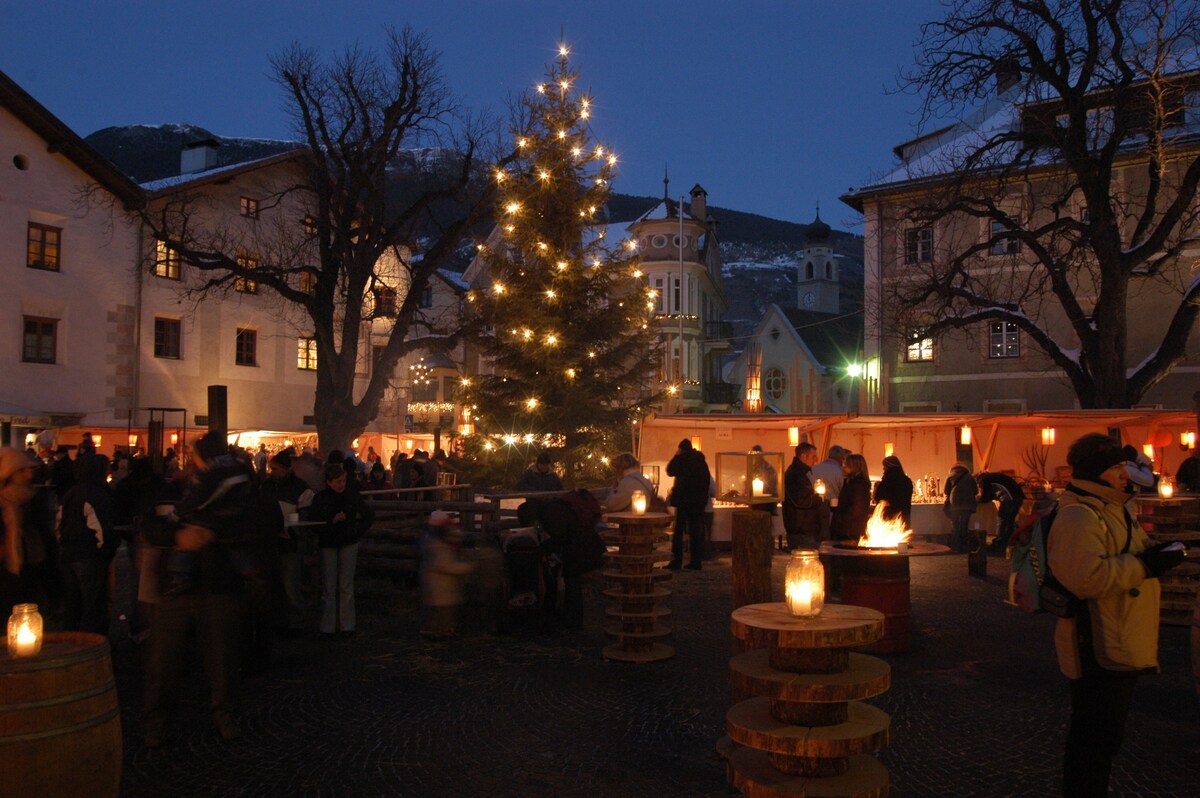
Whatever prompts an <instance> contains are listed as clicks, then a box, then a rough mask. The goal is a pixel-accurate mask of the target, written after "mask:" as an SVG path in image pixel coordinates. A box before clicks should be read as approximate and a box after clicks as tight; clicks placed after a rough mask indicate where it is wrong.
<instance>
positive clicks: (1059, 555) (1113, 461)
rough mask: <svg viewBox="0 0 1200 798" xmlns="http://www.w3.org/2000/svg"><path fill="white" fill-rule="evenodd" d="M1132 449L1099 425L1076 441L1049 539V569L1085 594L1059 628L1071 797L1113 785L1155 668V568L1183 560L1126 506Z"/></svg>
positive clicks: (1076, 591)
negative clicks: (1141, 681)
mask: <svg viewBox="0 0 1200 798" xmlns="http://www.w3.org/2000/svg"><path fill="white" fill-rule="evenodd" d="M1131 452H1132V450H1131V449H1122V447H1121V444H1120V443H1118V442H1117V441H1116V440H1113V439H1112V438H1110V437H1108V436H1107V435H1101V434H1091V435H1085V436H1083V437H1082V438H1080V439H1079V440H1077V441H1075V443H1073V444H1071V449H1070V451H1069V452H1068V454H1067V462H1068V463H1069V464H1070V465H1071V469H1072V478H1071V483H1070V485H1068V486H1067V490H1066V492H1065V493H1064V494H1063V496H1062V498H1060V499H1059V503H1058V506H1059V510H1058V514H1057V515H1056V516H1055V519H1054V526H1053V527H1052V528H1051V530H1050V537H1049V542H1048V544H1047V549H1048V551H1047V558H1048V560H1049V563H1050V570H1051V572H1052V573H1053V574H1054V576H1055V577H1057V578H1058V580H1059V581H1060V582H1062V584H1063V585H1064V586H1065V587H1066V588H1067V589H1068V590H1070V591H1071V592H1072V593H1074V594H1075V595H1076V596H1077V597H1079V598H1080V599H1082V600H1083V601H1082V602H1081V607H1080V609H1079V611H1078V613H1077V614H1076V615H1075V617H1073V618H1060V619H1059V621H1058V626H1057V628H1056V629H1055V633H1054V645H1055V648H1056V650H1057V652H1058V665H1059V669H1060V670H1061V671H1062V672H1063V675H1065V676H1066V677H1067V678H1068V679H1070V680H1071V723H1070V728H1069V729H1068V731H1067V746H1066V756H1065V758H1064V763H1063V795H1065V796H1072V797H1074V796H1103V795H1107V794H1108V778H1109V772H1110V771H1111V769H1112V760H1113V757H1114V756H1116V754H1117V751H1118V750H1120V747H1121V740H1122V737H1123V735H1124V729H1125V719H1126V716H1127V715H1128V714H1129V707H1130V703H1131V701H1132V698H1133V688H1134V685H1135V683H1136V681H1137V677H1138V674H1140V673H1142V672H1143V671H1147V670H1156V669H1157V668H1158V611H1159V595H1160V588H1159V583H1158V576H1159V575H1160V574H1162V573H1163V572H1164V571H1166V570H1167V569H1169V568H1171V567H1173V566H1174V565H1177V564H1178V563H1179V562H1180V561H1181V560H1182V559H1183V554H1182V553H1181V552H1173V551H1163V550H1162V546H1156V545H1151V544H1150V543H1149V539H1148V538H1147V536H1146V533H1145V531H1144V530H1143V529H1142V527H1141V525H1140V524H1139V523H1137V521H1136V520H1135V518H1134V516H1133V514H1132V513H1131V512H1130V511H1129V509H1128V508H1127V507H1126V506H1125V503H1126V502H1127V501H1128V500H1129V499H1130V494H1129V493H1128V492H1127V491H1126V487H1127V485H1128V482H1129V475H1128V473H1127V472H1126V470H1125V464H1126V462H1128V461H1129V460H1131V459H1133V456H1134V455H1135V454H1136V453H1133V454H1131Z"/></svg>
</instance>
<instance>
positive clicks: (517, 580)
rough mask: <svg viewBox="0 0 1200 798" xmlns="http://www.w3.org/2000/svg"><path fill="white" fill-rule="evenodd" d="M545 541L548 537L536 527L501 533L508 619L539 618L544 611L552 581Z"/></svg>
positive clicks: (519, 528)
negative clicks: (549, 581)
mask: <svg viewBox="0 0 1200 798" xmlns="http://www.w3.org/2000/svg"><path fill="white" fill-rule="evenodd" d="M544 542H545V536H544V535H543V534H542V533H541V532H540V531H539V530H538V528H537V527H535V526H528V527H518V528H516V529H509V530H506V531H504V532H501V535H500V551H501V552H502V553H503V554H504V572H505V580H504V581H505V591H504V601H505V609H506V611H507V615H508V620H513V621H515V620H517V619H520V618H529V617H533V616H536V615H537V614H538V612H539V611H540V610H541V608H542V602H543V601H544V599H545V596H546V580H547V578H548V575H547V573H546V568H547V562H546V558H545V556H544V555H543V553H542V548H543V543H544ZM555 578H557V575H556V576H555Z"/></svg>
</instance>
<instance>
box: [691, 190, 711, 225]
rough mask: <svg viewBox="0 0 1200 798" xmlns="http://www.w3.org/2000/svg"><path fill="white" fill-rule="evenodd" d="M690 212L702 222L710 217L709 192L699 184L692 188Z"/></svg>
mask: <svg viewBox="0 0 1200 798" xmlns="http://www.w3.org/2000/svg"><path fill="white" fill-rule="evenodd" d="M689 211H690V212H691V214H692V216H695V217H696V218H697V219H699V220H700V221H702V222H703V221H704V220H705V219H706V218H707V217H708V192H707V191H705V190H704V189H703V188H701V187H700V184H699V183H697V184H696V185H694V186H692V207H691V208H689Z"/></svg>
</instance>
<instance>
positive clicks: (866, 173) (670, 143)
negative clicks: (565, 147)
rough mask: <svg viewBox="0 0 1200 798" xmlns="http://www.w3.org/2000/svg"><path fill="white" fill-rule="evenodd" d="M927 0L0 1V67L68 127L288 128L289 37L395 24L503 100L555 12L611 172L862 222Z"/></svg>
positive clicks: (466, 79) (648, 188)
mask: <svg viewBox="0 0 1200 798" xmlns="http://www.w3.org/2000/svg"><path fill="white" fill-rule="evenodd" d="M940 16H941V6H940V3H939V2H938V1H937V0H900V1H899V2H897V1H896V0H890V1H887V2H885V1H883V0H794V1H793V2H783V0H776V1H774V2H768V1H767V0H741V1H740V2H730V0H692V2H687V3H683V2H674V0H659V1H658V2H646V1H645V0H643V1H642V2H631V1H628V0H592V2H584V1H583V0H577V1H575V2H565V1H563V0H560V1H559V2H550V1H549V0H542V1H541V2H534V1H533V0H489V1H485V0H478V2H462V1H461V0H424V1H423V2H414V1H413V0H390V2H389V1H388V0H342V2H328V0H326V2H319V1H318V0H241V2H229V1H227V0H190V1H189V2H183V1H181V0H154V1H151V0H124V1H123V2H118V1H117V0H4V2H2V3H0V70H3V71H4V72H6V73H7V74H8V75H9V76H10V77H11V78H13V79H14V80H16V81H17V83H19V84H20V85H21V86H22V87H23V88H24V89H25V90H26V91H28V92H29V93H30V94H32V95H33V96H34V97H35V98H37V99H38V101H40V102H41V103H42V104H43V105H45V106H46V107H47V108H49V109H50V111H51V112H53V113H54V114H56V115H57V116H58V117H59V118H61V119H62V120H63V121H64V122H66V123H67V124H68V125H70V126H71V127H72V128H73V129H74V130H75V131H76V132H78V133H79V134H80V135H87V134H89V133H91V132H93V131H95V130H98V129H100V128H103V127H108V126H111V125H126V124H160V123H168V122H190V123H193V124H197V125H201V126H203V127H206V128H208V129H209V130H212V131H213V132H214V133H216V134H218V135H221V136H252V137H260V138H293V136H292V134H291V133H290V131H289V129H288V123H287V119H286V117H285V115H284V114H283V113H282V112H281V102H282V99H281V95H280V93H279V90H278V88H277V87H276V86H275V85H274V84H273V83H272V82H271V81H270V80H269V79H268V77H267V72H268V69H269V65H268V63H267V56H268V54H270V53H275V52H278V51H279V50H281V49H282V48H283V47H285V46H286V45H288V44H290V43H292V42H300V43H302V44H304V45H309V46H314V47H317V48H320V49H321V50H322V51H323V52H329V53H332V52H334V51H336V50H338V49H341V48H343V47H345V46H346V45H349V44H353V43H356V42H357V43H359V44H361V45H364V46H371V47H373V46H376V45H378V44H379V43H380V42H381V41H382V38H383V36H382V32H381V31H382V28H383V26H384V25H386V24H392V25H395V26H397V27H401V26H403V25H404V24H405V23H410V24H412V25H413V27H415V28H416V29H417V30H421V31H425V32H427V33H428V34H429V35H430V37H431V39H432V43H433V45H434V46H435V47H436V48H437V49H438V50H440V51H441V53H442V56H443V60H442V64H443V68H444V70H445V74H446V77H447V80H448V83H449V85H450V87H451V88H452V89H453V91H454V92H455V93H456V95H458V96H459V97H460V98H461V99H462V101H463V103H464V104H465V105H467V106H468V107H472V108H486V107H490V108H492V109H493V110H496V111H498V112H499V111H502V110H503V106H504V102H505V99H506V97H508V96H509V95H511V94H515V93H516V92H519V91H521V90H523V89H524V88H526V87H528V86H530V85H532V84H533V83H536V82H537V81H538V80H539V79H540V78H541V76H542V74H543V66H544V64H546V63H547V62H548V61H549V60H551V59H552V58H553V57H554V55H555V50H556V47H557V43H558V41H559V31H560V29H561V30H565V33H566V40H567V42H568V43H569V44H570V45H571V47H572V51H573V55H572V61H573V63H574V65H575V66H576V67H577V68H578V69H579V70H580V72H581V75H582V78H583V82H584V84H585V85H588V86H590V87H591V89H592V93H593V95H594V97H595V100H596V105H595V113H594V115H593V119H592V121H593V126H592V127H593V131H594V133H595V134H596V137H597V139H598V140H599V141H601V142H603V143H604V144H606V145H608V146H612V147H613V148H614V149H615V150H616V151H617V152H618V153H619V155H620V156H621V168H620V172H619V174H618V176H617V179H616V181H615V183H614V188H615V190H617V191H619V192H622V193H627V194H641V195H653V196H661V195H662V190H663V186H662V175H663V168H664V166H666V167H667V168H668V169H669V171H670V175H671V187H670V192H671V195H672V196H675V197H678V196H680V195H681V194H685V193H686V192H687V191H688V189H690V188H691V186H692V185H693V184H695V183H700V184H702V185H703V186H704V187H705V189H707V191H708V194H709V202H710V204H715V205H719V206H723V207H729V208H736V209H738V210H743V211H748V212H752V213H759V214H763V215H765V216H770V217H773V218H778V219H788V220H791V221H798V222H808V221H811V220H812V218H813V211H814V206H815V205H816V203H817V202H818V201H819V202H820V205H821V209H822V217H823V218H824V219H825V220H826V221H828V222H829V223H831V224H832V225H834V226H835V227H838V228H840V229H858V219H857V217H856V215H855V214H854V213H853V212H852V211H851V210H850V209H849V208H847V207H846V206H844V205H842V204H841V203H840V202H838V201H837V197H838V195H839V194H840V193H842V192H844V191H845V190H846V189H847V188H848V187H850V186H858V185H861V184H863V183H865V182H868V181H869V179H870V178H871V177H872V176H873V175H877V174H879V173H880V172H882V171H884V170H885V169H886V168H887V167H888V166H889V165H891V164H892V162H893V156H892V153H891V148H892V147H893V146H894V145H896V144H898V143H900V142H901V141H904V140H906V139H908V138H910V137H912V135H913V125H914V123H915V118H914V117H913V111H914V109H915V107H916V100H915V98H913V97H911V96H908V95H896V94H891V95H889V94H888V93H887V90H888V89H891V88H893V87H894V86H895V82H896V76H897V72H898V69H899V68H900V66H902V65H907V64H910V63H911V62H912V59H913V46H914V43H915V42H916V41H917V39H918V37H919V36H920V25H921V23H922V22H924V21H927V20H931V19H936V18H940Z"/></svg>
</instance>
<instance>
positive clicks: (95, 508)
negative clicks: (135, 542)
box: [59, 454, 121, 635]
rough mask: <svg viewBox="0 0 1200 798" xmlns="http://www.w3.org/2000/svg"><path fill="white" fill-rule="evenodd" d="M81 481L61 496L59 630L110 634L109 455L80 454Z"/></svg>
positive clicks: (115, 538)
mask: <svg viewBox="0 0 1200 798" xmlns="http://www.w3.org/2000/svg"><path fill="white" fill-rule="evenodd" d="M76 470H77V472H78V477H79V481H78V482H76V483H75V486H74V487H72V488H71V489H70V490H69V491H67V493H66V495H65V496H63V505H62V524H61V526H60V527H59V529H60V540H59V562H60V563H61V566H62V567H61V573H62V580H63V629H65V630H67V631H69V632H91V633H93V634H98V635H107V634H108V568H109V564H110V563H112V559H113V555H114V554H116V551H117V547H118V546H119V545H120V544H121V536H120V535H118V534H117V530H116V529H115V527H116V524H117V521H116V504H115V502H114V501H113V496H112V493H111V492H110V491H109V489H108V485H107V483H106V482H105V479H106V477H107V475H108V458H107V457H105V456H104V455H102V454H85V455H83V456H81V457H80V458H79V462H78V468H77V469H76Z"/></svg>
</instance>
